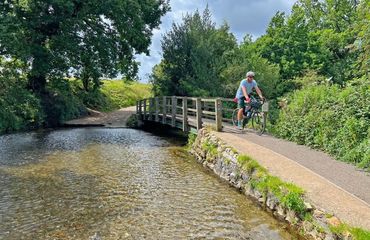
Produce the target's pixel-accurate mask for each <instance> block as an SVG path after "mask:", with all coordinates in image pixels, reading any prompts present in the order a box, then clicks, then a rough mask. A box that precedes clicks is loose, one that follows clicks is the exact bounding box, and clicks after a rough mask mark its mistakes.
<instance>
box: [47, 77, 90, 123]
mask: <svg viewBox="0 0 370 240" xmlns="http://www.w3.org/2000/svg"><path fill="white" fill-rule="evenodd" d="M41 99H42V105H43V108H44V111H45V112H46V113H47V115H46V123H47V125H48V126H59V125H60V124H62V123H64V122H65V121H68V120H70V119H74V118H77V117H79V116H81V115H85V114H87V111H86V107H85V106H84V104H83V102H82V101H81V100H80V99H79V98H78V97H77V96H76V95H74V94H73V91H72V87H71V84H70V82H69V81H68V80H65V79H55V80H54V81H52V82H51V83H50V84H49V86H48V88H47V93H46V94H45V95H42V96H41Z"/></svg>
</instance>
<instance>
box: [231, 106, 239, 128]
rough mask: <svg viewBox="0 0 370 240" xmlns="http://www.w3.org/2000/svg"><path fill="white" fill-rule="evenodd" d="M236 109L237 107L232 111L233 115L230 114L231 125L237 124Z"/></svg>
mask: <svg viewBox="0 0 370 240" xmlns="http://www.w3.org/2000/svg"><path fill="white" fill-rule="evenodd" d="M238 111H239V109H238V108H236V109H235V110H234V111H233V115H232V116H231V120H232V121H233V126H234V127H235V126H238Z"/></svg>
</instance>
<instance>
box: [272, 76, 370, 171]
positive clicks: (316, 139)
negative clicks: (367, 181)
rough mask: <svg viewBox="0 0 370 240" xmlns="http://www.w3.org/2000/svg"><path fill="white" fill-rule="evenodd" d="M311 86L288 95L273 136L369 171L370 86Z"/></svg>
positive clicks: (363, 83) (364, 82)
mask: <svg viewBox="0 0 370 240" xmlns="http://www.w3.org/2000/svg"><path fill="white" fill-rule="evenodd" d="M355 83H356V84H352V85H348V86H347V87H345V88H340V87H339V86H336V85H334V86H328V85H316V86H315V85H311V86H307V87H305V88H303V89H302V90H297V91H295V92H294V93H293V94H291V95H290V96H288V99H289V103H288V106H287V107H286V108H285V109H284V110H282V111H281V112H280V115H279V119H278V121H277V124H276V126H275V128H274V133H275V134H277V135H278V136H280V137H283V138H286V139H288V140H291V141H294V142H297V143H299V144H305V145H308V146H311V147H314V148H318V149H322V150H324V151H326V152H328V153H330V154H332V155H333V156H335V157H337V158H338V159H339V160H343V161H346V162H351V163H354V164H357V165H358V166H360V167H362V168H365V169H370V157H369V156H370V148H369V146H370V145H369V142H370V128H369V126H370V84H369V81H368V80H366V79H362V80H359V81H356V82H355Z"/></svg>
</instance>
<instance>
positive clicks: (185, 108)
mask: <svg viewBox="0 0 370 240" xmlns="http://www.w3.org/2000/svg"><path fill="white" fill-rule="evenodd" d="M182 131H184V132H187V131H188V99H187V97H184V98H183V99H182Z"/></svg>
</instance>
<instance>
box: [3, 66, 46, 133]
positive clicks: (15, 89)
mask: <svg viewBox="0 0 370 240" xmlns="http://www.w3.org/2000/svg"><path fill="white" fill-rule="evenodd" d="M0 73H1V74H0V133H4V132H11V131H17V130H23V129H32V128H36V127H39V126H40V125H42V123H43V119H44V114H43V111H42V109H41V105H40V101H39V99H38V98H37V97H36V96H35V95H34V94H32V93H31V92H29V91H28V90H26V82H25V80H24V79H23V78H22V77H21V76H20V75H19V73H18V72H17V71H16V70H14V69H10V68H3V69H1V71H0Z"/></svg>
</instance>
